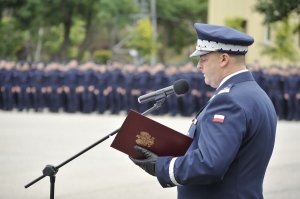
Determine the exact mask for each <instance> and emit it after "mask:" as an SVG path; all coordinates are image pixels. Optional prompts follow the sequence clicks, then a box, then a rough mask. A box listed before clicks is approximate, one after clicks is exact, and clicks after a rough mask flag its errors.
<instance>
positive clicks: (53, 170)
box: [25, 98, 166, 199]
mask: <svg viewBox="0 0 300 199" xmlns="http://www.w3.org/2000/svg"><path fill="white" fill-rule="evenodd" d="M165 100H166V98H162V99H160V100H158V101H156V102H155V104H154V105H153V106H152V107H151V108H150V109H148V110H146V111H145V112H143V113H142V115H144V116H145V115H148V114H150V113H152V112H153V111H155V110H157V109H159V108H160V107H161V106H162V104H163V103H164V102H165ZM119 130H120V128H118V129H116V130H114V131H113V132H112V133H110V134H108V135H106V136H105V137H103V138H102V139H100V140H98V141H97V142H95V143H94V144H92V145H90V146H88V147H87V148H85V149H83V150H82V151H80V152H79V153H77V154H75V155H74V156H72V157H70V158H69V159H67V160H65V161H64V162H62V163H61V164H59V165H58V166H53V165H46V167H45V168H44V169H43V175H41V176H40V177H38V178H36V179H35V180H33V181H32V182H30V183H28V184H27V185H25V188H28V187H30V186H31V185H33V184H35V183H36V182H38V181H40V180H41V179H43V178H44V177H46V176H49V177H50V199H54V189H55V175H56V174H57V172H58V169H59V168H61V167H63V166H64V165H66V164H68V163H69V162H71V161H72V160H74V159H75V158H77V157H79V156H80V155H82V154H84V153H85V152H87V151H88V150H90V149H92V148H94V147H95V146H97V145H98V144H100V143H101V142H103V141H105V140H107V139H108V138H109V137H110V136H113V135H115V134H116V133H118V131H119Z"/></svg>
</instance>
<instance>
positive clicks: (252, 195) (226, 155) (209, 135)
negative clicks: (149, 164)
mask: <svg viewBox="0 0 300 199" xmlns="http://www.w3.org/2000/svg"><path fill="white" fill-rule="evenodd" d="M276 124H277V117H276V113H275V109H274V107H273V105H272V102H271V101H270V99H269V98H268V96H267V95H266V93H265V92H264V91H263V90H262V89H261V88H260V87H259V86H258V84H257V83H256V82H255V80H254V78H253V77H252V75H251V73H250V72H243V73H240V74H238V75H235V76H233V77H231V78H230V79H228V80H227V81H226V82H225V83H224V84H223V85H221V87H220V88H218V89H217V90H216V92H215V96H213V97H212V99H211V100H210V101H209V102H208V103H207V105H206V106H205V107H204V109H203V110H202V111H201V112H200V113H199V114H198V115H197V117H196V120H194V122H193V124H192V126H191V128H190V130H189V135H190V136H191V137H193V142H192V144H191V146H190V147H189V149H188V151H187V152H186V154H185V155H184V156H181V157H175V158H174V157H159V158H158V160H157V163H156V176H157V178H158V180H159V182H160V184H161V185H162V186H163V187H171V186H176V185H177V186H178V187H177V189H178V198H180V199H202V198H204V199H220V198H222V199H227V198H228V199H258V198H259V199H261V198H263V195H262V185H263V178H264V174H265V171H266V168H267V165H268V162H269V160H270V157H271V154H272V151H273V147H274V140H275V132H276ZM170 163H171V164H170Z"/></svg>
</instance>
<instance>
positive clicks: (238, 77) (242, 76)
mask: <svg viewBox="0 0 300 199" xmlns="http://www.w3.org/2000/svg"><path fill="white" fill-rule="evenodd" d="M245 81H255V80H254V78H253V76H252V74H251V73H250V72H249V71H248V70H247V69H245V70H240V71H237V72H235V73H233V74H231V75H228V76H227V77H225V78H224V79H223V80H222V82H221V83H220V85H219V87H218V88H217V89H216V91H215V93H218V92H219V91H220V90H222V89H223V88H225V87H226V86H228V85H229V84H232V85H234V84H237V83H240V82H245Z"/></svg>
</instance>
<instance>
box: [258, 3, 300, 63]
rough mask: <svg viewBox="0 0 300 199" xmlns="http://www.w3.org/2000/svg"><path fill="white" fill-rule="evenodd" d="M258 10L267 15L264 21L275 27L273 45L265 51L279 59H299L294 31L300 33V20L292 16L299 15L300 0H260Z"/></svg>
mask: <svg viewBox="0 0 300 199" xmlns="http://www.w3.org/2000/svg"><path fill="white" fill-rule="evenodd" d="M255 8H256V10H257V11H258V12H260V13H262V14H263V15H264V16H265V20H264V23H266V24H269V25H272V26H274V27H276V28H275V39H274V41H273V45H272V46H266V47H265V49H264V53H265V54H268V55H270V56H271V57H272V58H273V59H277V60H289V61H296V60H297V53H298V52H297V50H296V49H295V48H294V41H293V37H294V33H296V32H298V34H300V22H298V24H296V25H291V23H294V21H292V20H290V19H291V16H295V15H299V13H300V0H285V1H282V0H258V2H257V4H256V6H255Z"/></svg>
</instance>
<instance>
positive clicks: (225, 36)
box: [190, 23, 254, 57]
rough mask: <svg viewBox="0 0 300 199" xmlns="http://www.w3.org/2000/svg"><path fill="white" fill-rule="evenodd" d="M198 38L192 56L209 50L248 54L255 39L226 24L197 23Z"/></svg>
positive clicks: (203, 53)
mask: <svg viewBox="0 0 300 199" xmlns="http://www.w3.org/2000/svg"><path fill="white" fill-rule="evenodd" d="M194 27H195V29H196V32H197V36H198V40H197V46H196V50H195V52H193V53H192V54H191V55H190V57H194V56H201V55H205V54H207V53H209V52H213V51H218V52H228V53H233V54H242V55H243V54H246V53H247V51H248V46H250V45H251V44H252V43H253V42H254V39H253V38H252V37H251V36H249V35H247V34H245V33H243V32H240V31H238V30H235V29H233V28H229V27H225V26H217V25H210V24H202V23H195V25H194Z"/></svg>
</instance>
